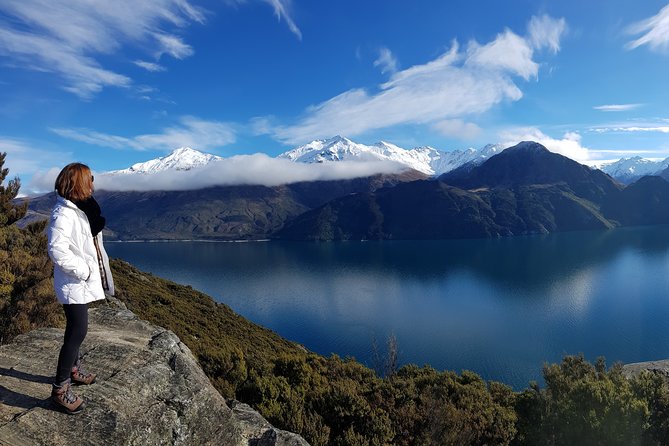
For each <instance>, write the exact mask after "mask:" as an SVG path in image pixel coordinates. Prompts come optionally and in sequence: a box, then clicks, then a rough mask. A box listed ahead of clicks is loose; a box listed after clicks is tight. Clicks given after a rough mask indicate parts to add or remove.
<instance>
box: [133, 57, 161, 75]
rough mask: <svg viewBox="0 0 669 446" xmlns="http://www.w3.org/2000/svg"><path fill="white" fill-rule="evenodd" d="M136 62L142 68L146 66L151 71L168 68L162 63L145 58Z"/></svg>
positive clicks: (155, 71)
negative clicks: (148, 60)
mask: <svg viewBox="0 0 669 446" xmlns="http://www.w3.org/2000/svg"><path fill="white" fill-rule="evenodd" d="M134 64H135V65H137V66H138V67H140V68H144V69H145V70H146V71H151V72H152V73H157V72H159V71H165V70H166V68H165V67H164V66H162V65H159V64H157V63H153V62H147V61H145V60H136V61H135V62H134Z"/></svg>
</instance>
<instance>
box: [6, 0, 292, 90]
mask: <svg viewBox="0 0 669 446" xmlns="http://www.w3.org/2000/svg"><path fill="white" fill-rule="evenodd" d="M255 1H259V0H255ZM262 1H264V2H265V3H269V4H270V5H272V7H273V8H274V11H275V13H276V15H277V17H278V18H279V19H280V20H284V21H285V22H286V23H287V24H288V27H289V28H290V30H291V31H292V32H293V33H294V34H296V35H297V36H298V38H301V36H302V34H301V32H300V30H299V28H298V27H297V26H296V25H295V22H294V21H293V19H292V17H291V15H290V13H289V12H290V2H289V0H262ZM192 3H193V2H192V0H159V1H135V0H114V1H91V0H20V1H3V2H1V3H0V57H5V58H7V59H9V60H10V61H11V64H12V65H13V66H17V67H22V68H25V69H29V70H36V71H43V72H49V73H55V74H56V75H58V76H59V77H60V78H61V79H62V81H63V85H62V88H63V89H65V90H67V91H70V92H72V93H74V94H76V95H77V96H79V97H80V98H82V99H91V98H92V97H93V96H95V94H97V93H99V92H100V91H101V90H102V89H104V88H107V87H128V86H130V85H131V84H132V80H131V78H130V77H129V76H128V75H126V74H124V73H119V72H117V71H115V70H114V69H110V68H108V67H105V66H104V64H103V63H102V62H101V60H102V56H109V55H116V54H118V53H120V52H121V51H122V50H123V49H125V48H128V47H130V48H133V49H139V50H140V51H143V52H145V53H146V54H147V55H149V56H151V57H153V58H155V62H147V61H143V60H139V61H136V62H135V64H136V65H138V66H140V67H142V68H144V69H147V70H149V71H163V70H164V67H162V66H161V65H159V64H158V61H159V60H160V59H161V57H162V56H163V55H169V56H171V57H174V58H176V59H184V58H186V57H189V56H191V55H192V54H193V53H194V49H193V48H192V47H191V46H190V45H189V44H188V43H186V42H185V41H184V40H183V38H182V36H181V35H180V34H181V33H182V31H183V29H185V28H186V27H187V26H188V25H189V24H192V23H200V24H203V23H204V22H205V18H206V15H207V14H208V13H207V12H205V11H204V10H203V9H201V8H199V7H197V6H194V5H193V4H192ZM224 3H225V2H224ZM228 3H230V2H228ZM232 3H240V2H238V1H237V2H234V1H233V2H232Z"/></svg>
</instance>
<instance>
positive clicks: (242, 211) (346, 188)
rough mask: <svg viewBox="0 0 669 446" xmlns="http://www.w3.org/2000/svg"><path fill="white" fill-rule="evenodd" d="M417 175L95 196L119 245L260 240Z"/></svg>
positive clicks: (42, 206)
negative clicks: (308, 214)
mask: <svg viewBox="0 0 669 446" xmlns="http://www.w3.org/2000/svg"><path fill="white" fill-rule="evenodd" d="M424 177H425V175H423V174H421V173H420V172H416V171H406V172H403V173H400V174H396V175H375V176H372V177H367V178H356V179H351V180H338V181H315V182H305V183H294V184H289V185H284V186H275V187H266V186H218V187H210V188H206V189H200V190H192V191H148V192H111V191H104V190H101V191H97V192H96V193H95V196H96V198H97V200H98V201H99V202H100V206H101V207H102V209H103V212H104V215H105V216H106V218H107V228H108V230H109V231H110V233H109V234H108V237H110V238H112V239H113V238H116V239H120V240H149V239H150V240H154V239H165V240H184V239H218V240H238V239H258V238H266V237H268V236H269V235H270V234H271V233H273V232H274V231H276V230H278V229H280V228H282V227H283V225H284V224H285V222H286V221H287V220H289V219H292V218H294V217H296V216H298V215H300V214H302V213H303V212H305V211H308V210H310V209H312V208H314V207H317V206H321V205H323V204H324V203H326V202H328V201H330V200H332V199H334V198H338V197H341V196H345V195H348V194H351V193H360V192H363V193H364V192H373V191H375V190H376V189H378V188H380V187H385V186H392V185H395V184H397V183H400V182H404V181H411V180H414V179H418V178H424ZM54 203H55V195H54V194H53V193H51V194H47V195H44V196H41V197H37V198H34V199H32V200H31V201H30V207H29V209H30V218H31V219H37V218H46V217H48V215H49V213H50V210H51V208H52V207H53V204H54Z"/></svg>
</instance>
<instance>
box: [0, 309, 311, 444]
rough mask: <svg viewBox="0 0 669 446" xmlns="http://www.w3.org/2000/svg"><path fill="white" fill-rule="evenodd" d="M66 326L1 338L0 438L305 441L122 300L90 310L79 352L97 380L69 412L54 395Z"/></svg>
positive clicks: (4, 440) (105, 441)
mask: <svg viewBox="0 0 669 446" xmlns="http://www.w3.org/2000/svg"><path fill="white" fill-rule="evenodd" d="M62 337H63V330H60V329H55V328H47V329H39V330H35V331H32V332H30V333H28V334H25V335H22V336H19V337H18V338H16V339H15V340H14V341H13V342H12V343H11V344H8V345H4V346H1V347H0V445H3V446H4V445H46V444H48V445H69V444H91V445H110V444H111V445H257V446H264V445H285V446H293V445H294V446H298V445H307V442H306V441H305V440H304V439H302V438H301V437H300V436H298V435H296V434H292V433H289V432H285V431H282V430H279V429H276V428H274V427H272V426H271V425H270V424H269V423H268V422H267V421H266V420H265V419H263V418H262V417H261V416H260V415H259V414H258V413H257V412H255V411H253V410H252V409H251V408H250V407H249V406H247V405H245V404H242V403H239V402H236V401H229V404H228V403H226V401H225V399H224V398H223V397H222V396H221V395H220V394H219V393H218V392H217V391H216V390H215V389H214V387H213V386H212V385H211V383H210V382H209V380H208V378H207V377H206V375H205V374H204V372H203V371H202V369H201V368H200V367H199V365H198V363H197V361H196V360H195V358H194V357H193V355H192V353H191V352H190V350H189V349H188V347H186V346H185V345H184V344H183V343H181V341H180V340H179V338H178V337H177V336H176V335H175V334H174V333H172V332H171V331H169V330H165V329H164V328H161V327H158V326H155V325H152V324H150V323H148V322H146V321H143V320H141V319H139V318H138V317H137V316H135V315H134V314H133V313H132V312H131V311H129V310H127V309H125V307H124V306H123V304H121V303H119V302H118V301H113V302H111V303H107V304H103V305H101V306H99V307H97V308H94V309H91V310H90V311H89V332H88V336H87V337H86V340H85V341H84V345H83V346H82V349H81V354H82V356H83V357H84V362H85V364H86V366H87V368H88V369H89V370H91V371H94V372H96V373H98V379H97V381H98V382H97V383H95V384H93V385H91V386H83V387H77V388H76V391H77V393H78V394H79V395H81V396H82V397H83V398H84V399H85V400H86V402H87V407H86V409H85V410H84V411H83V412H82V413H81V414H78V415H67V414H65V413H62V412H61V411H59V410H57V409H56V408H55V407H54V406H53V405H52V404H51V402H50V399H49V397H50V392H51V385H50V383H51V381H52V376H53V374H54V370H55V366H56V361H57V358H58V351H59V348H60V345H61V343H62Z"/></svg>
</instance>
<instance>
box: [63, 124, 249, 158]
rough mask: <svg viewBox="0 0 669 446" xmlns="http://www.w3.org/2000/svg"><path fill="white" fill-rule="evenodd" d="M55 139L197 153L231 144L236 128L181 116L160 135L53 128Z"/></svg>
mask: <svg viewBox="0 0 669 446" xmlns="http://www.w3.org/2000/svg"><path fill="white" fill-rule="evenodd" d="M51 131H53V132H54V133H56V134H57V135H60V136H62V137H64V138H68V139H73V140H75V141H81V142H84V143H86V144H93V145H96V146H101V147H108V148H112V149H132V150H173V149H175V148H177V147H193V148H197V149H200V150H207V149H212V148H219V147H221V146H225V145H228V144H231V143H233V142H235V140H236V126H235V125H234V124H231V123H226V122H219V121H207V120H203V119H199V118H196V117H193V116H184V117H182V118H181V119H180V120H179V125H175V126H172V127H167V128H165V129H163V131H162V132H160V133H149V134H143V135H136V136H131V137H127V136H119V135H111V134H108V133H102V132H97V131H95V130H90V129H81V128H53V129H51Z"/></svg>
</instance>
